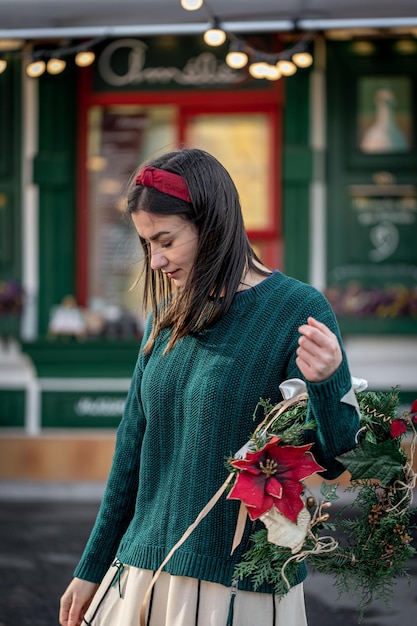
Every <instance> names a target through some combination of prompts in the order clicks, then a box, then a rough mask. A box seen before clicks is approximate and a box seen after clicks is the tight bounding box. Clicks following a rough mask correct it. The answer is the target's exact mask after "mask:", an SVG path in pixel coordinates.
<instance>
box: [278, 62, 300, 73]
mask: <svg viewBox="0 0 417 626" xmlns="http://www.w3.org/2000/svg"><path fill="white" fill-rule="evenodd" d="M277 68H278V70H279V71H280V72H281V74H282V75H283V76H292V75H293V74H295V72H296V71H297V66H296V65H295V64H294V63H293V62H292V61H287V60H284V59H282V60H281V61H278V63H277Z"/></svg>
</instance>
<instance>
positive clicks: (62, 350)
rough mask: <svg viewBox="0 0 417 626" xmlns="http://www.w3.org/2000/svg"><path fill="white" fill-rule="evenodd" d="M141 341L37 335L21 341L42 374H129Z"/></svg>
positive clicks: (76, 376)
mask: <svg viewBox="0 0 417 626" xmlns="http://www.w3.org/2000/svg"><path fill="white" fill-rule="evenodd" d="M139 347H140V341H139V339H138V340H137V341H86V342H84V343H83V342H80V341H77V340H76V339H72V338H68V339H64V338H62V339H56V340H52V339H51V340H48V339H40V340H38V341H34V342H27V343H23V345H22V350H23V352H24V353H26V354H28V355H29V356H30V358H31V359H32V361H33V364H34V366H35V368H36V372H37V375H38V376H39V377H44V378H80V377H84V376H85V377H90V378H100V377H110V378H130V377H131V376H132V374H133V370H134V367H135V364H136V360H137V357H138V354H139Z"/></svg>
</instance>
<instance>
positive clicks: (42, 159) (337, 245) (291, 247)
mask: <svg viewBox="0 0 417 626" xmlns="http://www.w3.org/2000/svg"><path fill="white" fill-rule="evenodd" d="M174 39H175V38H174ZM404 42H406V43H404ZM168 43H169V45H170V46H171V47H170V52H169V53H167V52H166V46H167V45H168ZM116 44H117V45H116ZM139 44H140V45H144V46H145V47H146V50H147V53H146V64H145V65H143V66H141V72H139V74H138V73H136V75H135V76H134V77H133V78H132V77H131V78H129V76H128V72H127V69H126V68H128V67H130V66H128V60H127V57H126V54H127V52H126V51H127V50H129V49H130V50H132V49H133V50H134V49H135V46H137V45H139ZM129 46H130V48H129ZM199 46H200V43H199V42H198V41H197V40H196V38H192V37H182V38H176V41H173V38H172V37H171V38H170V41H169V42H167V41H166V40H165V41H164V38H161V37H160V38H149V39H147V40H146V41H143V40H140V39H138V40H136V43H135V41H132V40H131V39H129V42H124V41H123V40H119V41H117V42H116V41H114V40H113V41H112V40H108V41H104V42H103V43H102V44H101V47H100V50H99V53H98V55H97V62H96V63H95V64H94V67H93V68H92V69H89V70H87V69H83V70H81V69H79V68H77V69H75V67H70V66H69V65H68V66H67V68H66V70H65V72H63V73H62V74H60V75H57V76H51V75H48V74H44V75H43V76H42V77H40V78H39V79H29V78H27V77H26V76H24V75H23V72H22V67H21V64H20V62H19V61H16V62H15V63H14V64H13V66H12V67H9V68H8V70H7V72H5V73H4V74H1V75H0V112H1V115H0V124H1V126H2V130H1V139H0V224H1V238H0V241H1V249H0V282H1V283H2V285H3V290H4V289H5V288H6V287H5V286H6V285H7V286H10V284H11V283H12V282H13V283H16V284H17V285H21V286H22V287H23V289H24V300H23V302H24V304H23V310H22V311H21V312H20V311H18V310H7V311H6V310H5V309H2V315H1V317H0V334H1V337H2V347H1V351H0V365H1V372H2V382H1V385H0V407H1V408H0V427H1V428H2V430H3V432H4V433H7V432H8V431H9V430H10V429H12V430H14V431H16V429H17V431H22V432H26V433H27V434H29V435H33V436H38V435H39V434H42V433H44V432H48V430H49V429H62V430H65V429H69V430H72V431H76V430H78V429H81V430H85V429H93V430H94V429H103V428H104V429H114V428H115V427H116V426H117V423H118V421H119V420H120V416H121V413H122V410H123V404H124V399H125V396H126V392H127V389H128V385H129V378H130V375H131V373H132V371H133V368H134V364H135V360H136V355H137V352H138V348H139V340H140V327H138V328H136V330H134V331H132V330H130V331H129V332H126V333H123V332H122V331H121V327H120V326H117V328H116V327H112V328H113V332H111V329H110V330H109V328H110V326H109V324H108V325H107V326H106V329H107V330H106V331H103V332H100V333H86V334H84V333H83V334H82V335H81V336H78V335H77V334H76V333H75V336H73V335H71V333H69V334H65V333H64V334H60V333H55V334H51V332H50V323H51V311H53V309H54V307H56V306H57V305H60V304H61V303H62V302H63V300H65V298H66V297H68V295H71V296H72V297H73V299H74V301H75V302H76V304H77V305H78V307H80V309H83V310H84V309H86V308H88V307H89V306H90V305H89V295H91V294H90V291H89V290H91V284H93V283H94V281H95V280H96V282H97V284H99V283H100V275H99V273H98V274H97V276H96V275H95V274H94V271H97V272H99V270H97V269H96V270H94V267H95V266H94V263H92V262H91V258H92V254H93V253H92V247H93V244H92V239H93V238H94V233H93V231H92V226H91V225H92V223H94V222H92V221H91V220H92V218H90V217H89V211H90V210H91V207H92V205H94V203H95V201H96V200H97V199H96V200H95V199H94V198H93V197H92V192H93V191H94V190H96V191H97V190H101V189H103V188H104V187H106V189H107V191H106V192H105V193H109V192H108V188H109V185H108V184H107V183H108V180H109V174H108V170H105V169H104V170H103V171H102V173H101V174H100V172H99V173H97V171H94V172H93V169H92V168H90V166H89V165H88V163H90V161H91V162H92V156H94V157H95V161H94V162H95V163H96V162H98V161H97V158H96V157H102V156H103V155H106V154H107V153H106V152H105V151H106V150H107V147H108V146H109V145H110V146H111V145H113V144H112V142H114V141H116V140H117V141H118V142H123V141H124V140H122V139H121V137H122V136H124V135H123V133H122V131H121V130H120V128H119V130H117V132H116V131H115V130H114V124H120V123H123V121H126V120H130V122H132V123H133V122H134V123H138V120H139V121H140V122H141V123H144V124H148V125H149V124H150V125H152V123H154V122H152V121H151V122H149V119H151V118H152V116H154V117H155V118H157V122H158V120H160V119H163V123H164V125H165V126H164V128H165V127H167V122H166V119H168V118H169V120H171V121H169V124H170V126H169V128H170V129H171V130H170V131H169V132H170V133H171V135H169V137H172V136H175V138H176V140H177V141H178V142H179V145H184V143H187V142H190V141H191V139H190V138H193V137H194V138H196V139H195V141H202V139H201V138H202V137H203V138H204V137H206V135H207V128H208V129H210V130H213V133H214V134H215V133H216V132H217V126H216V124H220V125H222V124H225V127H226V128H228V127H230V128H232V127H233V128H235V127H236V128H237V129H238V130H236V132H237V133H240V132H241V131H240V130H239V129H241V128H242V127H243V126H244V127H245V128H246V127H247V125H248V123H251V119H252V118H253V119H255V120H256V124H259V126H255V127H254V128H255V130H256V128H258V127H259V128H260V131H259V132H262V133H264V135H262V136H263V137H266V138H267V143H268V145H267V146H266V147H265V146H263V145H261V143H262V142H259V145H253V146H252V150H251V151H250V156H251V158H252V159H253V160H254V161H255V162H256V161H259V163H265V164H266V170H265V171H264V172H261V173H260V174H259V175H260V177H261V178H260V180H261V181H262V180H264V179H263V178H262V176H264V177H266V178H265V180H266V181H267V185H266V186H267V188H268V197H267V198H266V200H265V206H264V207H263V209H262V210H259V212H256V211H255V212H253V209H252V213H250V211H249V212H248V220H249V222H250V224H251V225H250V227H249V228H248V231H249V234H250V237H251V239H252V241H253V242H254V245H255V246H256V247H257V249H258V250H260V252H261V253H262V254H263V255H264V256H265V257H266V259H267V262H269V263H270V264H271V265H273V266H274V267H279V268H280V269H282V270H283V271H285V272H286V273H288V274H291V275H293V276H295V277H297V278H299V279H301V280H303V281H306V282H310V283H313V284H315V285H316V286H317V287H318V288H319V289H321V290H323V291H325V292H326V293H327V294H328V297H329V299H330V301H331V302H332V304H333V306H334V308H335V311H336V313H337V314H338V318H339V322H340V325H341V329H342V332H343V334H344V338H345V342H346V348H347V351H348V356H349V357H350V359H351V368H352V373H353V374H354V375H356V376H360V377H364V378H368V379H369V381H370V385H371V387H372V388H375V389H377V388H379V389H384V388H390V387H391V386H395V385H400V386H401V388H402V400H403V402H404V403H405V404H407V403H408V402H409V401H411V400H413V399H414V398H415V397H416V396H417V246H416V245H415V242H416V241H417V117H416V111H417V69H416V68H417V42H416V40H415V39H414V38H412V37H408V36H407V37H401V38H397V39H389V40H387V39H384V38H378V39H373V40H366V39H365V38H358V37H356V38H352V39H348V40H346V41H343V42H340V41H332V40H330V39H325V38H324V37H318V38H317V40H316V41H315V47H314V52H315V54H314V58H315V63H314V65H313V66H312V68H309V69H306V70H300V71H298V72H297V73H296V74H295V75H294V76H291V77H288V78H287V79H285V83H284V81H283V80H281V81H278V82H277V83H269V82H268V81H266V80H262V81H255V80H254V79H252V80H248V79H247V78H246V79H245V80H241V79H239V80H238V81H236V82H233V80H234V79H233V80H232V79H230V77H229V78H228V76H225V73H224V72H223V70H222V65H221V55H222V51H221V50H220V51H218V52H217V53H216V54H217V55H218V59H217V65H216V75H215V77H214V78H213V77H212V78H211V79H210V80H211V82H210V83H206V84H205V83H204V82H203V83H202V82H200V83H198V82H196V79H193V80H191V79H189V80H188V82H187V83H185V84H184V83H181V84H179V83H178V82H177V83H175V80H174V79H173V76H174V77H175V76H177V75H179V74H178V73H177V72H173V70H172V68H176V69H177V70H178V71H179V69H180V70H181V76H182V77H184V76H189V74H187V71H188V70H187V71H186V70H185V68H187V67H189V66H187V63H188V62H189V58H191V57H193V58H194V57H198V55H204V54H206V52H207V51H205V50H199V48H198V47H199ZM109 50H113V51H114V50H117V55H118V57H117V55H116V57H115V58H114V59H113V60H112V63H115V65H114V66H112V69H113V75H114V76H115V77H116V78H117V80H116V79H114V80H113V82H112V83H110V82H107V83H106V77H107V78H108V76H109V74H108V72H107V74H106V72H105V71H104V70H103V68H104V67H105V60H106V59H107V61H106V62H107V69H108V68H109V67H110V61H109V54H110V52H109ZM101 57H103V58H104V59H105V60H102V61H101V62H100V59H101ZM204 58H206V59H207V57H204ZM164 66H166V67H167V68H170V69H171V73H169V72H165V73H164V72H161V68H163V67H164ZM100 68H101V70H100ZM146 68H154V70H155V71H154V72H153V73H151V72H149V73H148V74H146V72H145V69H146ZM155 68H157V69H158V72H159V73H158V72H156V69H155ZM178 68H179V69H178ZM129 71H131V67H130V70H129ZM139 75H140V79H139V78H138V76H139ZM34 80H35V82H34ZM182 80H183V79H182ZM231 80H232V82H230V81H231ZM378 98H379V100H378ZM384 99H385V100H384ZM394 101H395V109H394V104H393V103H394ZM378 107H379V109H380V110H381V109H383V112H382V113H380V118H381V119H383V121H384V124H385V126H387V124H388V125H390V126H389V129H390V130H391V131H392V130H393V128H392V124H393V120H394V121H395V122H396V125H397V128H396V130H397V135H396V140H397V143H394V144H392V145H390V144H378V143H375V144H372V141H371V139H372V138H370V139H369V138H368V139H367V140H366V141H367V142H368V143H366V141H365V135H366V131H368V130H369V131H370V129H371V127H372V123H373V121H374V122H375V123H377V122H378V120H377V119H376V118H377V113H376V109H377V108H378ZM383 107H385V108H383ZM389 107H391V109H390V110H388V109H389ZM394 113H395V115H394ZM384 115H385V117H384ZM158 116H159V117H158ZM170 116H171V117H170ZM381 116H382V117H381ZM388 116H390V117H389V118H388ZM97 120H98V121H97ZM172 120H174V121H172ZM387 120H388V121H387ZM158 123H159V122H158ZM97 125H98V126H97ZM160 127H161V125H160V126H158V129H160ZM97 128H98V130H97ZM222 128H223V126H222ZM172 129H174V130H172ZM377 130H378V129H377ZM382 130H384V128H383V129H382ZM385 130H386V128H385ZM380 131H381V128H380ZM141 132H142V131H141ZM158 132H159V131H158ZM251 132H253V131H251ZM172 133H174V134H173V135H172ZM370 134H371V133H370V132H369V133H368V135H367V136H370ZM138 136H139V135H138ZM140 136H141V137H142V135H140ZM237 136H238V137H239V138H240V136H241V135H240V134H239V135H237ZM251 136H252V135H249V137H251ZM97 137H98V138H99V139H100V142H101V143H100V146H101V147H100V146H98V147H97V145H95V143H94V142H96V143H97V141H96V140H97ZM115 137H116V139H115ZM375 137H376V140H375V141H376V142H377V140H378V135H377V133H376V134H375ZM106 138H107V139H106ZM106 141H107V143H106ZM140 141H143V139H140ZM204 141H208V140H207V139H204ZM93 144H94V145H95V148H94V147H93V148H92V147H91V146H92V145H93ZM117 145H119V146H122V149H123V154H124V155H127V154H128V151H129V150H130V152H129V155H130V156H129V155H128V156H126V159H128V158H129V159H132V158H133V157H132V154H133V155H134V153H135V150H136V151H137V146H138V145H139V144H135V145H134V146H133V147H131V146H130V147H129V146H128V147H126V145H125V143H119V144H117V142H116V146H117ZM141 145H142V144H141ZM205 145H207V144H204V146H205ZM106 146H107V147H106ZM242 146H243V148H242V150H241V152H242V153H244V152H245V150H244V148H245V144H242ZM381 146H382V147H381ZM170 147H173V146H172V144H170ZM202 147H203V146H202ZM93 149H94V150H96V152H94V153H93V152H91V151H92V150H93ZM100 150H101V151H102V152H101V153H100ZM115 150H116V149H115ZM116 154H117V150H116ZM137 154H138V156H139V153H137ZM230 154H232V155H233V152H231V153H230ZM230 154H229V153H227V154H225V159H226V161H227V159H228V158H230ZM140 156H141V157H143V156H144V154H142V152H141V153H140ZM108 158H109V159H110V160H111V159H114V154H112V155H110V153H109V154H108ZM111 162H112V163H113V161H111ZM129 162H130V161H129ZM138 162H139V161H138ZM116 165H117V164H116ZM135 165H136V164H135ZM112 167H115V165H113V166H112ZM89 168H90V169H89ZM106 171H107V174H106ZM124 182H125V181H124ZM105 183H106V184H105ZM238 186H239V185H238ZM249 192H250V190H249ZM97 193H98V192H97ZM117 194H120V192H119V191H117ZM117 197H118V196H117ZM111 202H113V204H114V205H115V197H112V200H111ZM110 206H113V205H112V204H111V203H110ZM94 219H100V218H94ZM100 223H101V222H100ZM107 226H108V224H107ZM103 232H104V230H103ZM112 232H115V231H114V230H113V231H112ZM118 232H119V234H120V232H125V231H118ZM118 241H119V240H118ZM118 245H119V243H118ZM98 258H100V257H98ZM129 328H130V327H129Z"/></svg>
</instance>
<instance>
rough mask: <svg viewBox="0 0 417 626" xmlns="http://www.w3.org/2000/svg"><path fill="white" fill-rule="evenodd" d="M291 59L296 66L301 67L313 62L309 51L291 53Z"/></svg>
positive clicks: (308, 65)
mask: <svg viewBox="0 0 417 626" xmlns="http://www.w3.org/2000/svg"><path fill="white" fill-rule="evenodd" d="M292 60H293V62H294V63H295V64H296V65H297V66H298V67H302V68H305V67H310V65H312V63H313V57H312V56H311V54H310V53H309V52H296V53H295V54H293V55H292Z"/></svg>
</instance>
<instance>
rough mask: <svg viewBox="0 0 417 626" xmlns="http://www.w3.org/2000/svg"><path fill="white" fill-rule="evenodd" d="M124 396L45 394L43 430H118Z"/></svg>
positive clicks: (107, 393) (113, 393) (109, 393)
mask: <svg viewBox="0 0 417 626" xmlns="http://www.w3.org/2000/svg"><path fill="white" fill-rule="evenodd" d="M125 402H126V393H118V392H111V391H110V392H106V393H103V392H89V393H85V392H81V391H44V392H42V424H41V426H42V427H43V428H45V427H46V428H50V427H52V428H117V426H118V425H119V423H120V420H121V418H122V415H123V410H124V406H125Z"/></svg>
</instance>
